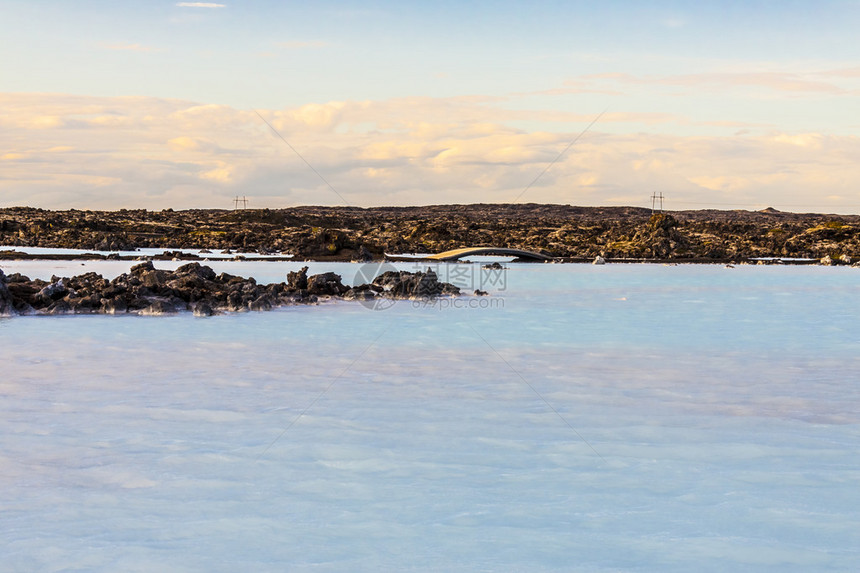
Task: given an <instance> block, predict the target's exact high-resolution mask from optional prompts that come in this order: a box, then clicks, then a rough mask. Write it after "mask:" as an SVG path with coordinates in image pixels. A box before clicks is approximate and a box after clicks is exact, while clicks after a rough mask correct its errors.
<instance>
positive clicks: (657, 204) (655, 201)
mask: <svg viewBox="0 0 860 573" xmlns="http://www.w3.org/2000/svg"><path fill="white" fill-rule="evenodd" d="M656 209H659V212H660V213H662V212H663V192H662V191H661V192H660V193H659V194H658V193H652V194H651V214H652V215H653V214H654V211H655V210H656Z"/></svg>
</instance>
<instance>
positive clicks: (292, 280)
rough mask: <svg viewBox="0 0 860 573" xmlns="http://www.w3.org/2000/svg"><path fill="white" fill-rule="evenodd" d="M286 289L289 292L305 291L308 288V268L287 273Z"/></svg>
mask: <svg viewBox="0 0 860 573" xmlns="http://www.w3.org/2000/svg"><path fill="white" fill-rule="evenodd" d="M287 287H288V288H289V289H290V290H305V289H307V288H308V268H307V267H302V269H301V270H300V271H298V272H293V271H290V272H288V273H287Z"/></svg>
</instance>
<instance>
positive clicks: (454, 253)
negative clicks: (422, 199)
mask: <svg viewBox="0 0 860 573" xmlns="http://www.w3.org/2000/svg"><path fill="white" fill-rule="evenodd" d="M478 255H499V256H502V257H516V258H518V259H521V260H524V261H551V260H552V257H548V256H546V255H542V254H540V253H535V252H533V251H523V250H520V249H506V248H504V247H464V248H462V249H454V250H451V251H445V252H444V253H438V254H435V255H430V256H429V257H427V259H428V260H431V261H456V260H458V259H462V258H464V257H473V256H478Z"/></svg>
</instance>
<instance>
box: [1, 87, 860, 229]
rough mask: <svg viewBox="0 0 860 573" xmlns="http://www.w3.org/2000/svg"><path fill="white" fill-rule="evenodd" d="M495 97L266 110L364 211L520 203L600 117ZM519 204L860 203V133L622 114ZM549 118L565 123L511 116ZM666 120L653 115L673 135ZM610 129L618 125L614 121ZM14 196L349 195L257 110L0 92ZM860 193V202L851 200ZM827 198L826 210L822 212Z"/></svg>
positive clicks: (203, 201)
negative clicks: (716, 126)
mask: <svg viewBox="0 0 860 573" xmlns="http://www.w3.org/2000/svg"><path fill="white" fill-rule="evenodd" d="M499 103H502V104H504V103H505V102H500V101H499V100H496V99H494V98H479V97H469V98H401V99H392V100H384V101H361V102H357V101H344V102H329V103H324V104H311V105H306V106H300V107H296V108H290V109H281V110H260V113H261V114H262V115H263V117H266V119H267V120H268V121H270V122H271V123H272V124H273V125H274V126H275V127H276V129H278V131H279V132H280V134H281V135H282V136H283V137H284V138H285V139H286V140H287V141H289V142H290V145H292V146H293V147H294V148H295V149H296V150H297V151H298V152H299V153H300V154H301V155H302V157H303V158H304V159H306V160H307V161H308V162H309V163H310V164H311V165H313V166H314V168H315V169H316V170H317V171H319V173H321V174H322V175H323V176H324V177H325V178H326V180H327V181H329V182H330V183H331V184H332V185H333V186H334V188H335V189H337V190H338V192H339V193H340V194H341V195H342V196H343V197H344V198H345V199H346V200H347V201H348V202H349V203H351V204H353V205H361V206H371V205H386V204H401V205H403V204H431V203H442V202H459V203H463V202H505V201H512V200H514V198H515V197H517V195H519V194H520V193H521V192H522V190H523V189H525V187H526V186H527V185H528V184H529V183H530V182H531V181H533V180H534V179H535V177H537V175H538V174H540V173H541V172H542V171H543V170H544V169H545V168H546V167H547V165H549V164H550V162H552V161H553V160H554V159H555V158H556V157H557V156H558V154H559V152H561V150H563V149H564V148H565V147H566V146H567V145H568V143H570V141H571V140H572V139H573V138H574V137H575V136H576V135H577V134H578V133H579V132H580V131H581V130H582V128H583V127H585V125H587V124H588V122H589V121H591V120H592V119H593V116H591V115H589V114H573V113H560V112H552V111H540V110H538V111H529V110H510V109H505V108H503V107H500V106H498V105H497V104H499ZM607 116H608V117H607V118H606V119H607V122H606V123H604V122H603V120H601V122H599V123H598V124H596V125H595V126H594V127H593V128H592V129H591V131H589V132H588V133H587V134H585V136H584V137H582V138H581V139H580V140H579V141H577V143H576V144H575V145H574V146H573V147H571V148H570V149H569V150H568V151H567V153H566V154H565V155H564V156H563V157H562V158H561V159H560V160H559V161H558V162H557V163H555V164H553V165H552V167H551V168H549V169H548V170H547V172H546V173H545V175H543V176H542V177H541V178H540V179H539V180H538V181H537V182H536V183H535V184H534V185H533V186H532V187H531V188H530V189H529V190H528V192H527V193H526V194H525V195H524V196H523V197H522V198H521V201H526V202H528V201H533V202H560V203H571V204H584V205H589V204H590V205H600V204H637V205H643V206H644V205H647V203H648V197H649V196H650V194H651V193H652V192H653V191H655V190H658V191H662V192H663V193H664V194H666V195H667V197H668V198H669V199H668V200H667V207H668V208H670V209H675V208H704V207H709V206H710V207H713V206H724V205H731V206H734V207H750V206H769V205H771V206H774V207H776V208H784V209H786V210H791V208H792V206H793V205H797V204H805V205H807V206H808V207H806V208H805V210H828V211H830V212H833V211H834V210H838V209H834V208H833V202H834V199H832V197H840V198H841V199H840V201H842V205H843V210H844V211H854V212H857V211H860V196H858V191H857V190H856V189H855V188H854V185H853V182H856V181H858V180H860V138H857V137H853V136H835V135H827V134H823V133H813V132H787V131H773V132H769V133H760V132H751V133H747V134H746V135H743V136H722V137H717V136H712V135H710V136H706V135H697V136H680V135H673V134H668V133H659V132H647V133H643V132H641V131H640V130H639V129H638V128H636V127H632V128H631V129H627V128H628V127H631V126H638V125H640V122H641V121H644V120H647V119H648V117H647V115H646V117H645V118H644V119H643V118H642V117H640V114H637V113H631V112H625V111H616V112H613V113H612V114H607ZM530 118H539V119H540V120H541V121H544V122H545V123H547V124H551V125H554V126H555V127H554V129H552V130H549V129H545V130H535V131H530V130H526V129H522V128H517V127H514V126H513V125H511V122H521V121H524V120H528V119H530ZM664 120H665V121H671V120H670V119H667V118H659V117H658V118H655V122H654V124H653V125H654V126H655V127H656V128H659V127H660V126H661V125H663V124H664V123H661V122H663V121H664ZM610 127H611V130H610V129H609V128H610ZM0 129H2V130H3V132H4V149H3V150H2V154H0V161H2V164H3V173H2V178H0V197H3V203H4V204H6V205H17V204H30V205H33V206H38V207H43V208H68V207H75V208H120V207H129V208H131V207H146V208H151V209H161V208H166V207H173V208H192V207H229V205H230V203H229V200H230V198H231V197H232V196H234V195H236V194H239V195H246V196H248V197H249V198H253V201H254V205H255V206H258V207H272V208H274V207H284V206H290V205H296V204H340V203H342V201H341V199H340V198H339V197H338V196H337V195H336V194H335V193H333V192H332V191H331V190H330V189H329V188H328V187H327V186H326V185H325V184H324V183H323V182H322V181H321V180H320V179H319V177H318V176H317V175H316V174H315V173H313V171H312V170H311V169H309V168H308V166H307V165H306V164H305V163H304V162H303V160H302V159H300V158H299V157H297V156H296V154H295V153H294V152H293V151H292V150H291V149H290V148H289V147H288V146H287V145H285V144H284V142H283V141H281V140H280V139H279V138H278V137H277V136H275V135H274V134H272V133H271V131H270V130H269V128H268V127H267V126H266V125H265V123H263V122H262V121H261V120H260V118H259V117H258V116H257V114H256V113H255V112H254V111H248V110H238V109H235V108H232V107H229V106H223V105H213V104H202V105H201V104H199V103H196V102H187V101H180V100H163V99H157V98H147V97H134V98H96V97H84V96H67V95H59V94H56V95H55V94H0ZM852 202H854V203H856V205H855V204H853V203H852ZM816 205H817V207H816Z"/></svg>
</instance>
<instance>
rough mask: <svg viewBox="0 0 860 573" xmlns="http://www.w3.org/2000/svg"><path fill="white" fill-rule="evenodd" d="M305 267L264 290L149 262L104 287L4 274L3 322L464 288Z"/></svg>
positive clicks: (88, 281) (436, 293)
mask: <svg viewBox="0 0 860 573" xmlns="http://www.w3.org/2000/svg"><path fill="white" fill-rule="evenodd" d="M307 270H308V268H307V267H303V268H302V269H301V270H300V271H297V272H292V271H291V272H289V273H288V274H287V280H286V282H281V283H275V284H268V285H259V284H257V282H256V281H255V280H254V279H253V278H243V277H239V276H233V275H230V274H227V273H221V274H217V275H216V273H215V271H214V270H212V269H211V268H210V267H207V266H203V265H201V264H199V263H188V264H186V265H183V266H181V267H179V268H178V269H176V270H175V271H167V270H160V269H156V268H155V267H154V266H153V264H152V262H151V261H147V262H144V263H141V264H138V265H135V266H133V267H132V268H131V270H130V271H129V272H128V273H123V274H122V275H120V276H118V277H116V278H115V279H113V280H110V281H109V280H107V279H105V278H104V277H102V276H101V275H99V274H96V273H92V272H91V273H86V274H84V275H80V276H76V277H71V278H69V277H65V278H60V277H56V276H55V277H52V279H51V280H50V281H44V280H40V279H34V280H31V279H29V278H28V277H26V276H22V275H20V274H18V273H15V274H12V275H9V276H8V277H7V276H6V275H5V274H4V273H3V271H2V270H0V316H13V315H27V314H49V315H58V314H127V313H130V314H141V315H163V314H172V313H177V312H182V311H191V312H193V313H194V314H195V315H197V316H211V315H213V314H218V313H220V312H242V311H249V310H250V311H262V310H271V309H273V308H275V307H280V306H288V305H298V304H315V303H318V302H321V301H325V300H332V299H341V300H354V301H361V302H362V303H364V304H365V305H367V306H369V307H373V306H374V304H375V303H376V302H377V301H378V300H397V299H413V300H424V301H428V300H432V299H435V298H438V297H443V296H457V295H459V294H460V289H459V288H458V287H457V286H454V285H452V284H450V283H445V282H440V281H439V280H438V277H437V276H436V273H434V272H433V271H432V270H431V269H427V271H426V272H415V273H410V272H406V271H399V272H398V271H388V272H385V273H382V274H381V275H379V276H378V277H376V278H374V279H373V281H371V282H370V283H368V284H361V285H356V286H352V287H350V286H346V285H344V284H343V283H342V280H341V277H340V275H337V274H335V273H332V272H327V273H321V274H316V275H311V276H308V275H307Z"/></svg>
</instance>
